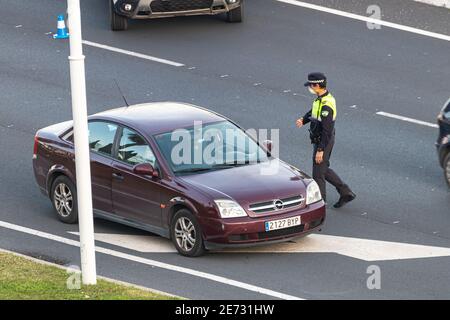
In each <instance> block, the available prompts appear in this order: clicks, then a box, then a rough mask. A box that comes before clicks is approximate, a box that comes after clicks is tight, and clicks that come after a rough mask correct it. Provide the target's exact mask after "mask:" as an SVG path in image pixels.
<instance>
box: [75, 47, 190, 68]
mask: <svg viewBox="0 0 450 320" xmlns="http://www.w3.org/2000/svg"><path fill="white" fill-rule="evenodd" d="M83 44H85V45H87V46H91V47H95V48H99V49H104V50H108V51H112V52H116V53H121V54H125V55H128V56H132V57H135V58H140V59H145V60H150V61H153V62H159V63H163V64H167V65H170V66H174V67H184V64H182V63H179V62H175V61H171V60H166V59H161V58H157V57H153V56H149V55H146V54H142V53H137V52H133V51H129V50H124V49H120V48H116V47H111V46H107V45H104V44H101V43H96V42H92V41H88V40H83Z"/></svg>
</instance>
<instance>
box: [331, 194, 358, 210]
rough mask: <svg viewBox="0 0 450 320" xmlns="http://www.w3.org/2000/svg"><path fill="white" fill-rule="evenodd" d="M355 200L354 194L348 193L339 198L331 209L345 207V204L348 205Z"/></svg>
mask: <svg viewBox="0 0 450 320" xmlns="http://www.w3.org/2000/svg"><path fill="white" fill-rule="evenodd" d="M355 198H356V194H354V193H353V192H352V191H350V193H347V194H346V195H343V196H341V197H340V198H339V201H338V202H336V203H335V204H334V205H333V207H334V208H336V209H339V208H342V207H343V206H345V205H346V204H347V203H349V202H350V201H353V200H355Z"/></svg>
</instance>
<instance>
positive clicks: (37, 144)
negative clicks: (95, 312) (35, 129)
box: [33, 135, 39, 159]
mask: <svg viewBox="0 0 450 320" xmlns="http://www.w3.org/2000/svg"><path fill="white" fill-rule="evenodd" d="M38 146H39V139H38V136H37V135H35V136H34V147H33V159H36V158H37V152H38Z"/></svg>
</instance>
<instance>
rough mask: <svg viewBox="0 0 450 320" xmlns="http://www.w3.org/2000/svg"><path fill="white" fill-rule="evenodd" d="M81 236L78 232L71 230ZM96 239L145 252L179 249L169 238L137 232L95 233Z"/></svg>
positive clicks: (168, 251)
mask: <svg viewBox="0 0 450 320" xmlns="http://www.w3.org/2000/svg"><path fill="white" fill-rule="evenodd" d="M69 233H70V234H73V235H76V236H79V235H80V234H79V233H78V232H69ZM94 237H95V240H97V241H101V242H106V243H109V244H112V245H115V246H118V247H122V248H126V249H130V250H133V251H138V252H143V253H175V252H177V250H176V249H175V247H174V246H173V244H172V242H171V241H170V240H168V239H165V238H163V237H158V236H145V235H136V234H115V233H97V232H96V233H95V235H94Z"/></svg>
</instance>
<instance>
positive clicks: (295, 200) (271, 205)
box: [249, 195, 305, 213]
mask: <svg viewBox="0 0 450 320" xmlns="http://www.w3.org/2000/svg"><path fill="white" fill-rule="evenodd" d="M279 200H281V202H282V203H283V207H282V208H281V209H280V208H277V206H276V201H278V199H276V200H271V201H266V202H260V203H254V204H251V205H250V207H249V209H250V210H251V211H253V212H254V213H263V212H274V211H278V210H282V209H288V208H293V207H297V206H300V205H301V204H303V202H304V201H305V198H304V197H303V196H301V195H300V196H295V197H289V198H284V199H279Z"/></svg>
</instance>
